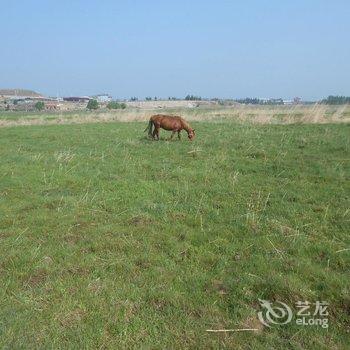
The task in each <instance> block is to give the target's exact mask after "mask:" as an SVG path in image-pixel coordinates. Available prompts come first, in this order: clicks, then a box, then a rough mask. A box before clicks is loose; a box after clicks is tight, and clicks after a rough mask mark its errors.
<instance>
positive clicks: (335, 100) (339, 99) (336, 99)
mask: <svg viewBox="0 0 350 350" xmlns="http://www.w3.org/2000/svg"><path fill="white" fill-rule="evenodd" d="M321 103H323V104H326V105H344V104H347V103H350V97H346V96H328V97H327V98H325V99H323V100H322V101H321Z"/></svg>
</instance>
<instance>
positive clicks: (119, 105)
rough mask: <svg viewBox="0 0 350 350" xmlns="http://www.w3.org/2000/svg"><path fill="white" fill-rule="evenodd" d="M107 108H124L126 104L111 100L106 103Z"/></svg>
mask: <svg viewBox="0 0 350 350" xmlns="http://www.w3.org/2000/svg"><path fill="white" fill-rule="evenodd" d="M107 108H108V109H125V108H126V104H125V103H123V102H122V103H119V102H117V101H111V102H109V103H108V104H107Z"/></svg>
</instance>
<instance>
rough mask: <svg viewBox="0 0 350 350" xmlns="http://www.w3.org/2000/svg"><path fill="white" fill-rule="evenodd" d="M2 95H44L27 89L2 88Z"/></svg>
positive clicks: (0, 90)
mask: <svg viewBox="0 0 350 350" xmlns="http://www.w3.org/2000/svg"><path fill="white" fill-rule="evenodd" d="M0 96H19V97H21V96H27V97H41V96H42V95H41V94H39V93H37V92H35V91H32V90H25V89H0Z"/></svg>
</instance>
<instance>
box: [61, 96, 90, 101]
mask: <svg viewBox="0 0 350 350" xmlns="http://www.w3.org/2000/svg"><path fill="white" fill-rule="evenodd" d="M90 100H92V98H91V97H89V96H70V97H63V101H67V102H88V101H90Z"/></svg>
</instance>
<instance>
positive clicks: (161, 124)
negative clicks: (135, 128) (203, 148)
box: [145, 114, 195, 141]
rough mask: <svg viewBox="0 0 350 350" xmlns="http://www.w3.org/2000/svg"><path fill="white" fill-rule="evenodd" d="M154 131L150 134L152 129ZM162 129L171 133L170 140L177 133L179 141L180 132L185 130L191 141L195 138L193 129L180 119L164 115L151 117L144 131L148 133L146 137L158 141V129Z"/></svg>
mask: <svg viewBox="0 0 350 350" xmlns="http://www.w3.org/2000/svg"><path fill="white" fill-rule="evenodd" d="M153 127H154V130H153V132H152V129H153ZM160 128H162V129H164V130H169V131H172V132H173V133H172V134H171V137H170V139H171V140H172V138H173V137H174V135H175V133H176V132H177V136H178V138H179V140H180V139H181V136H180V132H181V130H186V131H187V135H188V138H189V139H190V141H192V140H193V139H194V137H195V132H194V129H192V128H191V127H190V125H189V124H188V123H187V122H186V121H185V120H184V119H183V118H181V117H177V116H171V115H164V114H156V115H152V117H151V118H150V120H149V122H148V126H147V128H146V129H145V131H148V135H149V136H150V137H152V138H153V139H156V138H157V140H159V129H160Z"/></svg>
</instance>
